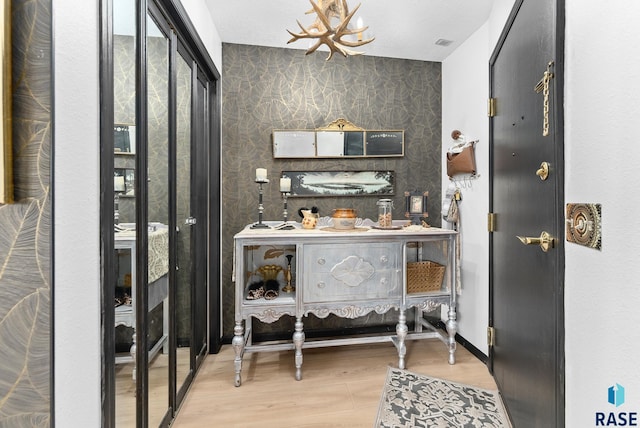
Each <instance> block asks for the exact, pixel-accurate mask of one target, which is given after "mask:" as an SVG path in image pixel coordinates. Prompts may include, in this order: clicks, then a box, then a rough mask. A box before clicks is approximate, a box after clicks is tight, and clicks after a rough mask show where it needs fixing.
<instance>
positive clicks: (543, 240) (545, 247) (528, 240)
mask: <svg viewBox="0 0 640 428" xmlns="http://www.w3.org/2000/svg"><path fill="white" fill-rule="evenodd" d="M517 238H518V239H519V240H520V242H522V243H523V244H524V245H539V246H540V248H541V249H542V251H544V252H545V253H546V252H547V251H549V250H550V249H551V248H553V247H555V243H556V240H555V238H554V237H552V236H551V234H549V232H544V231H543V232H542V233H541V234H540V237H539V238H534V237H530V236H517Z"/></svg>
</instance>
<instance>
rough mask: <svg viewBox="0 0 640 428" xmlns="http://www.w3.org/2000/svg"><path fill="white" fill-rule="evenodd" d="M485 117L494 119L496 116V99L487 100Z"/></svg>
mask: <svg viewBox="0 0 640 428" xmlns="http://www.w3.org/2000/svg"><path fill="white" fill-rule="evenodd" d="M487 115H488V116H489V117H494V116H495V115H496V99H495V98H489V102H488V103H487Z"/></svg>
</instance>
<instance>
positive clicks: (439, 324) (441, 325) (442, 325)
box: [427, 319, 489, 365]
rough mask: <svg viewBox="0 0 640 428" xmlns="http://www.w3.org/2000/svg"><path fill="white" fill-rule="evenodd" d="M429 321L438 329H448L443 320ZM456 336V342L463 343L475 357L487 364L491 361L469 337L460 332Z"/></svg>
mask: <svg viewBox="0 0 640 428" xmlns="http://www.w3.org/2000/svg"><path fill="white" fill-rule="evenodd" d="M427 321H428V322H429V323H431V325H433V326H434V327H435V328H438V329H441V330H445V331H446V330H447V325H446V324H445V323H444V321H442V320H434V319H427ZM455 337H456V342H457V343H459V344H460V345H462V347H463V348H464V349H466V350H467V351H469V352H470V353H471V354H472V355H473V356H474V357H476V358H477V359H479V360H480V361H482V362H483V363H484V364H485V365H487V362H489V357H488V356H486V355H485V354H484V352H482V351H481V350H479V349H478V348H476V347H475V346H474V345H473V343H471V342H469V341H468V340H467V339H465V338H464V337H462V336H460V335H459V334H458V333H456V336H455Z"/></svg>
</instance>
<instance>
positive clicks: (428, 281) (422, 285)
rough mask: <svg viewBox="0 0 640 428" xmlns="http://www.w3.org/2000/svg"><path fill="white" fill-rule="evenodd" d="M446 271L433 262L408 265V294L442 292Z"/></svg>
mask: <svg viewBox="0 0 640 428" xmlns="http://www.w3.org/2000/svg"><path fill="white" fill-rule="evenodd" d="M445 269H446V266H443V265H441V264H438V263H435V262H431V261H423V262H411V263H407V294H414V293H426V292H429V291H440V289H441V288H442V279H443V278H444V270H445Z"/></svg>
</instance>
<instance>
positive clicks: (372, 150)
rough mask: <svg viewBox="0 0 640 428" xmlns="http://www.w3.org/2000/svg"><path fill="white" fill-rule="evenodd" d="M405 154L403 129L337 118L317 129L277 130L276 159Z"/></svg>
mask: <svg viewBox="0 0 640 428" xmlns="http://www.w3.org/2000/svg"><path fill="white" fill-rule="evenodd" d="M401 156H404V131H401V130H369V131H367V130H365V129H362V128H359V127H357V126H355V125H353V124H352V123H350V122H349V121H347V120H345V119H338V120H336V121H334V122H332V123H331V124H329V125H327V126H326V127H324V128H318V129H315V130H311V129H309V130H297V131H291V130H278V129H276V130H274V131H273V157H274V158H342V157H401Z"/></svg>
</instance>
